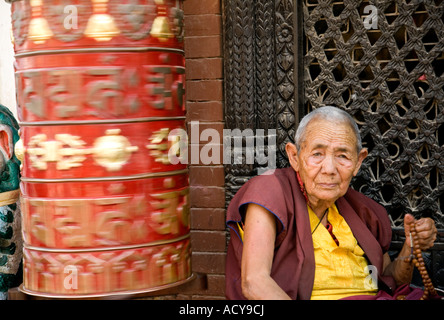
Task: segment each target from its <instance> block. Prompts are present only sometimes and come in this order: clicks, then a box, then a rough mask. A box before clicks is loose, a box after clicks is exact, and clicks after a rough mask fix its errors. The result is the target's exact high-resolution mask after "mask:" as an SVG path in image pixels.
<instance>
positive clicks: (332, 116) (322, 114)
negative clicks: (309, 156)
mask: <svg viewBox="0 0 444 320" xmlns="http://www.w3.org/2000/svg"><path fill="white" fill-rule="evenodd" d="M315 118H316V119H325V120H328V121H331V122H335V121H336V122H339V123H347V124H348V125H349V126H350V127H351V128H352V129H353V132H354V133H355V136H356V149H357V151H358V153H359V152H360V151H361V149H362V140H361V134H360V132H359V128H358V125H357V124H356V122H355V120H354V119H353V118H352V117H351V116H350V115H349V114H348V113H347V112H345V111H344V110H341V109H339V108H336V107H332V106H326V107H320V108H317V109H314V110H313V111H311V112H310V113H309V114H307V115H306V116H304V117H303V118H302V120H301V122H300V123H299V126H298V129H297V131H296V135H295V137H294V142H295V145H296V148H297V149H298V151H300V150H301V143H302V142H303V139H304V136H305V131H306V129H307V125H308V124H309V123H310V121H311V120H314V119H315Z"/></svg>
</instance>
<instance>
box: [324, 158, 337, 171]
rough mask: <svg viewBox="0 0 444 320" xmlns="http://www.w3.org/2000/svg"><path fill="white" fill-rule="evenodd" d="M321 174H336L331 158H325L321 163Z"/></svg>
mask: <svg viewBox="0 0 444 320" xmlns="http://www.w3.org/2000/svg"><path fill="white" fill-rule="evenodd" d="M322 172H323V173H326V174H335V173H336V162H335V159H334V157H333V156H326V157H325V158H324V161H322Z"/></svg>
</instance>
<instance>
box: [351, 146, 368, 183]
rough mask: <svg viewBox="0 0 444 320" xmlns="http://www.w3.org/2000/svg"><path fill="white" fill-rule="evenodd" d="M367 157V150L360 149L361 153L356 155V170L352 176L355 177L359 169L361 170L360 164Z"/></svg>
mask: <svg viewBox="0 0 444 320" xmlns="http://www.w3.org/2000/svg"><path fill="white" fill-rule="evenodd" d="M367 156H368V149H367V148H362V149H361V151H360V152H359V154H358V163H357V164H356V168H355V170H354V172H353V176H356V175H357V174H358V171H359V169H360V168H361V165H362V162H363V161H364V159H365V158H367Z"/></svg>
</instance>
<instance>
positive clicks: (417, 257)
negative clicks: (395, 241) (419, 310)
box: [410, 222, 436, 300]
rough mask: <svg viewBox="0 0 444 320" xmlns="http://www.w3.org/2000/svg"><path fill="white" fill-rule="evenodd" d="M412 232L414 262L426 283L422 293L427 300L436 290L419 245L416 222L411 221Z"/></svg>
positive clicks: (423, 298) (422, 298)
mask: <svg viewBox="0 0 444 320" xmlns="http://www.w3.org/2000/svg"><path fill="white" fill-rule="evenodd" d="M410 234H411V241H412V242H413V243H412V247H413V252H412V253H413V263H414V264H415V266H416V268H417V269H418V270H419V273H420V274H421V278H422V282H423V284H424V294H423V295H422V297H421V300H426V299H428V298H429V296H435V295H436V290H435V287H434V286H433V283H432V280H431V279H430V277H429V274H428V272H427V269H426V266H425V262H424V258H423V257H422V252H421V248H420V247H419V243H418V240H419V238H418V234H417V232H416V222H412V223H410Z"/></svg>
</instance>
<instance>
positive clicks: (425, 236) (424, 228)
mask: <svg viewBox="0 0 444 320" xmlns="http://www.w3.org/2000/svg"><path fill="white" fill-rule="evenodd" d="M414 220H415V218H414V217H413V216H412V215H411V214H406V215H405V217H404V231H405V238H406V244H407V246H408V247H410V245H411V244H410V223H411V222H412V221H414ZM415 228H416V233H417V235H418V244H419V248H420V249H421V251H424V250H427V249H430V248H431V247H433V244H434V242H435V240H436V234H437V229H436V226H435V221H433V220H432V219H430V218H421V219H419V220H417V221H416V226H415Z"/></svg>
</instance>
